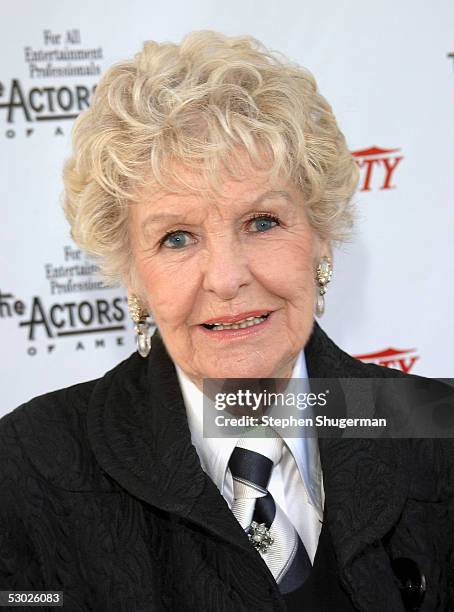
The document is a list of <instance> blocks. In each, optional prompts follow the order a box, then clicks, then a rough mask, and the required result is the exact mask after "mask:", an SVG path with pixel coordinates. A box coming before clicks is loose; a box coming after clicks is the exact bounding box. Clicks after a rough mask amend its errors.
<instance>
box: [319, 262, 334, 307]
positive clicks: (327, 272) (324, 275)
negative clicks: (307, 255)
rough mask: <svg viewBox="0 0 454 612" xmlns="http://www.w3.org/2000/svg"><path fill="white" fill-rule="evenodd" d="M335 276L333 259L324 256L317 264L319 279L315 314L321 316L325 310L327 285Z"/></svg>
mask: <svg viewBox="0 0 454 612" xmlns="http://www.w3.org/2000/svg"><path fill="white" fill-rule="evenodd" d="M332 276H333V267H332V265H331V259H330V258H329V257H326V256H323V257H322V258H321V259H320V262H319V264H318V266H317V270H316V273H315V278H316V281H317V295H316V298H315V314H316V315H317V317H321V316H322V315H323V313H324V312H325V293H326V285H327V284H328V283H329V282H330V280H331V278H332Z"/></svg>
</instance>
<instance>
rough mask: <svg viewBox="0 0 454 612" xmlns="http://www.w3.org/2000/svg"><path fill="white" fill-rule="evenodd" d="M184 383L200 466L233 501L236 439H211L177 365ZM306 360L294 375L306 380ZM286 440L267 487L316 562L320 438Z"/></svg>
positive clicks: (196, 397) (199, 403)
mask: <svg viewBox="0 0 454 612" xmlns="http://www.w3.org/2000/svg"><path fill="white" fill-rule="evenodd" d="M176 370H177V375H178V379H179V382H180V386H181V390H182V394H183V398H184V402H185V406H186V412H187V417H188V425H189V429H190V431H191V440H192V443H193V445H194V447H195V449H196V451H197V454H198V456H199V459H200V463H201V466H202V469H203V470H204V471H205V472H206V474H208V476H209V477H210V478H211V480H212V481H213V482H214V484H215V485H216V486H217V488H218V489H219V491H220V492H221V495H222V496H223V497H224V499H225V500H226V502H227V504H228V506H229V508H230V507H231V505H232V501H233V480H232V474H231V472H230V469H229V467H228V462H229V459H230V456H231V454H232V451H233V449H234V448H235V446H236V444H237V442H238V438H228V437H225V438H208V437H204V435H203V394H202V392H201V391H200V389H198V388H197V387H196V385H194V383H193V382H192V381H191V380H190V379H189V378H188V377H187V376H186V374H185V373H184V372H183V371H182V370H181V368H180V367H179V366H176ZM307 377H308V376H307V368H306V360H305V357H304V351H301V352H300V354H299V355H298V358H297V360H296V363H295V366H294V368H293V372H292V378H300V379H303V378H304V379H307ZM283 440H284V442H285V444H284V449H283V453H282V459H281V461H280V462H279V463H278V464H277V465H276V467H275V468H274V469H273V471H272V474H271V479H270V482H269V485H268V490H269V492H270V493H271V495H272V496H273V498H274V500H275V501H276V502H277V503H278V504H279V505H280V507H281V508H282V509H283V510H284V512H285V513H286V514H287V516H288V517H289V519H290V521H291V522H292V523H293V525H294V526H295V528H296V530H297V532H298V534H299V536H300V537H301V539H302V541H303V543H304V545H305V547H306V550H307V552H308V555H309V557H310V559H311V561H312V562H313V561H314V557H315V551H316V550H317V545H318V539H319V536H320V531H321V526H322V520H323V505H324V491H323V481H322V470H321V464H320V454H319V450H318V442H317V439H316V438H308V437H298V438H297V437H292V438H283Z"/></svg>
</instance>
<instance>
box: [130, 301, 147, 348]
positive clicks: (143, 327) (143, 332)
mask: <svg viewBox="0 0 454 612" xmlns="http://www.w3.org/2000/svg"><path fill="white" fill-rule="evenodd" d="M128 309H129V315H130V317H131V319H132V320H133V321H134V330H135V332H136V342H137V351H138V353H139V355H140V356H141V357H148V353H149V352H150V349H151V338H150V326H149V324H148V322H147V317H148V313H147V311H146V310H145V309H144V308H143V307H142V306H141V305H140V302H139V300H138V298H137V296H136V295H134V294H132V295H129V296H128Z"/></svg>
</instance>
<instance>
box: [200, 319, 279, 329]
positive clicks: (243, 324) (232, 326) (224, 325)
mask: <svg viewBox="0 0 454 612" xmlns="http://www.w3.org/2000/svg"><path fill="white" fill-rule="evenodd" d="M267 317H268V315H263V316H261V317H248V318H247V319H243V321H237V322H236V323H219V324H218V323H215V324H214V325H205V327H208V328H209V329H211V330H214V331H221V330H223V329H244V328H245V327H253V326H254V325H259V324H260V323H262V321H264V320H265V319H266V318H267Z"/></svg>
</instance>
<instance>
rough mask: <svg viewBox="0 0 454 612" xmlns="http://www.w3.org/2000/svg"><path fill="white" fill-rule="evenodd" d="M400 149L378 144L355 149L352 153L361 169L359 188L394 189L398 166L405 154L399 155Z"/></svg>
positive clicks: (369, 189) (363, 189)
mask: <svg viewBox="0 0 454 612" xmlns="http://www.w3.org/2000/svg"><path fill="white" fill-rule="evenodd" d="M399 151H400V149H383V148H381V147H377V146H373V147H369V148H368V149H361V150H360V151H353V152H352V155H353V157H354V158H355V159H356V163H357V164H358V167H359V168H360V170H361V176H360V182H359V190H360V191H371V190H372V189H394V188H395V187H396V185H395V184H394V182H393V181H394V180H395V176H394V175H395V172H396V168H397V166H398V165H399V164H400V162H401V161H402V160H403V155H398V152H399Z"/></svg>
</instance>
